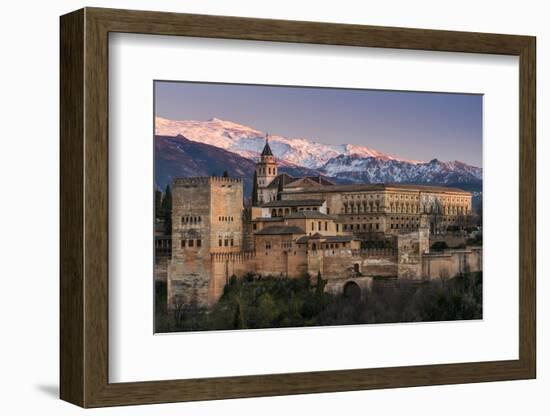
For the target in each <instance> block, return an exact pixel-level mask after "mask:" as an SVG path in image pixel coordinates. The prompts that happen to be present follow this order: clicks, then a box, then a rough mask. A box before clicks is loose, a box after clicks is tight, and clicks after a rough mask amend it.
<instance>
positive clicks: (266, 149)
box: [262, 133, 273, 156]
mask: <svg viewBox="0 0 550 416" xmlns="http://www.w3.org/2000/svg"><path fill="white" fill-rule="evenodd" d="M262 156H273V152H272V151H271V147H270V146H269V133H266V134H265V146H264V150H262Z"/></svg>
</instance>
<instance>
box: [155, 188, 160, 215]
mask: <svg viewBox="0 0 550 416" xmlns="http://www.w3.org/2000/svg"><path fill="white" fill-rule="evenodd" d="M161 217H162V192H161V191H160V190H159V189H155V218H156V219H160V218H161Z"/></svg>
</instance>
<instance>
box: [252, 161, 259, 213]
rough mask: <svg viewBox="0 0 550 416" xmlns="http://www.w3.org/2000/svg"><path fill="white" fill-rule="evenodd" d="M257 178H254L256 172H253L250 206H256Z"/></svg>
mask: <svg viewBox="0 0 550 416" xmlns="http://www.w3.org/2000/svg"><path fill="white" fill-rule="evenodd" d="M257 182H258V177H257V176H256V170H254V177H253V178H252V206H253V207H255V206H256V205H258V183H257Z"/></svg>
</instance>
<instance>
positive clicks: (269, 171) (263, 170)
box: [258, 167, 277, 175]
mask: <svg viewBox="0 0 550 416" xmlns="http://www.w3.org/2000/svg"><path fill="white" fill-rule="evenodd" d="M266 172H267V174H268V175H271V174H273V175H276V174H277V168H269V167H268V168H267V171H266V168H259V169H258V174H259V175H265V174H266Z"/></svg>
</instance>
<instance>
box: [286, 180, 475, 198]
mask: <svg viewBox="0 0 550 416" xmlns="http://www.w3.org/2000/svg"><path fill="white" fill-rule="evenodd" d="M393 189H396V190H410V191H421V192H449V193H461V194H468V195H470V192H468V191H464V190H463V189H459V188H450V187H446V186H431V185H415V184H405V183H362V184H351V185H331V186H323V187H322V189H319V187H316V188H304V189H300V190H286V189H285V190H284V191H283V193H287V194H293V193H294V194H300V193H320V192H361V191H385V190H393Z"/></svg>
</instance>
